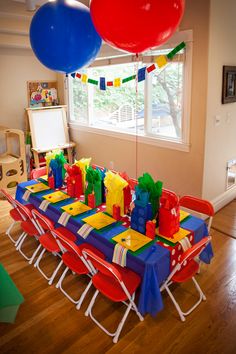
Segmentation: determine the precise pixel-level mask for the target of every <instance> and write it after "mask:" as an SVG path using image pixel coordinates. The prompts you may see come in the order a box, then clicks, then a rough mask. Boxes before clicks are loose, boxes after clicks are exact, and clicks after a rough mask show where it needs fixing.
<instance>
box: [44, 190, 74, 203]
mask: <svg viewBox="0 0 236 354" xmlns="http://www.w3.org/2000/svg"><path fill="white" fill-rule="evenodd" d="M43 198H44V199H46V200H48V201H49V202H50V203H57V202H61V201H62V200H64V199H67V198H70V197H69V195H67V194H65V193H63V192H61V191H57V192H53V193H50V194H47V195H44V196H43Z"/></svg>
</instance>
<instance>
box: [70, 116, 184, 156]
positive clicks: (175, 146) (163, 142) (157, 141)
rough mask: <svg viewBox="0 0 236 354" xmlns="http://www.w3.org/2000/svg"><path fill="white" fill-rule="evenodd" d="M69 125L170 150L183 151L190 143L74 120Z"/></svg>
mask: <svg viewBox="0 0 236 354" xmlns="http://www.w3.org/2000/svg"><path fill="white" fill-rule="evenodd" d="M69 127H70V128H71V129H73V130H79V131H81V132H87V133H92V134H99V135H105V136H108V137H113V138H117V139H122V140H128V141H136V140H137V141H138V142H139V143H143V144H148V145H153V146H158V147H162V148H167V149H172V150H178V151H184V152H189V151H190V144H188V143H186V142H178V141H170V140H167V139H164V138H156V137H151V136H136V134H132V133H127V132H124V133H121V132H117V131H115V130H108V129H104V128H98V127H88V126H86V125H82V124H78V123H76V122H70V123H69Z"/></svg>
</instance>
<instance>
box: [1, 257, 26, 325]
mask: <svg viewBox="0 0 236 354" xmlns="http://www.w3.org/2000/svg"><path fill="white" fill-rule="evenodd" d="M23 301H24V298H23V296H22V295H21V293H20V292H19V290H18V289H17V287H16V286H15V284H14V282H13V281H12V279H11V277H10V276H9V275H8V273H7V272H6V270H5V269H4V267H3V266H2V264H0V322H8V323H14V322H15V318H16V315H17V311H18V309H19V307H20V304H22V302H23Z"/></svg>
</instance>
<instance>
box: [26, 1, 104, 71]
mask: <svg viewBox="0 0 236 354" xmlns="http://www.w3.org/2000/svg"><path fill="white" fill-rule="evenodd" d="M30 43H31V47H32V49H33V51H34V54H35V55H36V57H37V58H38V59H39V61H40V62H41V63H42V64H43V65H45V66H46V67H47V68H49V69H51V70H54V71H57V72H60V73H66V74H69V73H73V72H75V71H77V70H78V69H80V68H82V67H84V66H85V65H88V64H90V63H91V62H92V61H93V60H94V59H95V58H96V56H97V54H98V52H99V49H100V47H101V44H102V40H101V37H100V36H99V35H98V33H97V32H96V30H95V28H94V25H93V23H92V20H91V16H90V11H89V8H88V7H87V6H85V5H83V4H81V3H79V2H77V1H74V0H58V1H54V2H48V3H46V4H44V5H43V6H41V7H40V8H39V9H38V11H37V12H36V13H35V15H34V17H33V18H32V22H31V25H30Z"/></svg>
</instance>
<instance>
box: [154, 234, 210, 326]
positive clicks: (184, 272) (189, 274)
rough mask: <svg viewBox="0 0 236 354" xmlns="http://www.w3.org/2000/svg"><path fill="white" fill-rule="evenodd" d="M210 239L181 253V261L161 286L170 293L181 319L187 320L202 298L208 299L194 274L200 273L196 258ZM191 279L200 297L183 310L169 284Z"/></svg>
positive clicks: (205, 238) (205, 239)
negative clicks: (187, 308) (186, 309)
mask: <svg viewBox="0 0 236 354" xmlns="http://www.w3.org/2000/svg"><path fill="white" fill-rule="evenodd" d="M210 241H211V237H210V236H207V237H204V238H203V239H202V240H201V241H199V242H198V243H196V244H195V245H194V246H192V247H191V248H189V249H188V250H187V251H185V252H184V253H183V254H182V255H181V258H180V261H179V262H178V263H177V264H176V266H175V268H174V269H173V270H172V272H171V273H170V275H169V277H168V278H167V279H166V281H165V282H164V284H163V285H162V286H161V288H160V291H163V290H164V289H165V290H166V291H167V293H168V295H169V296H170V298H171V300H172V301H173V304H174V305H175V307H176V310H177V311H178V313H179V316H180V318H181V321H185V316H187V315H189V314H190V313H191V312H192V311H193V310H194V309H195V308H196V307H197V306H198V305H199V304H200V303H201V302H202V300H206V297H205V295H204V294H203V292H202V290H201V288H200V286H199V284H198V282H197V281H196V279H195V278H194V276H195V275H196V274H197V273H198V270H199V263H198V261H197V260H196V258H198V257H199V255H200V254H201V252H202V251H203V250H204V249H205V248H206V246H207V245H208V244H209V242H210ZM191 279H192V281H193V283H194V285H195V287H196V289H197V291H198V293H199V299H198V301H197V302H196V303H195V304H194V305H193V306H192V307H191V308H190V309H189V310H188V311H186V312H183V311H182V310H181V308H180V305H179V304H178V302H177V301H176V299H175V297H174V295H173V293H172V292H171V291H170V288H169V286H170V285H171V284H172V283H184V282H186V281H188V280H191Z"/></svg>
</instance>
